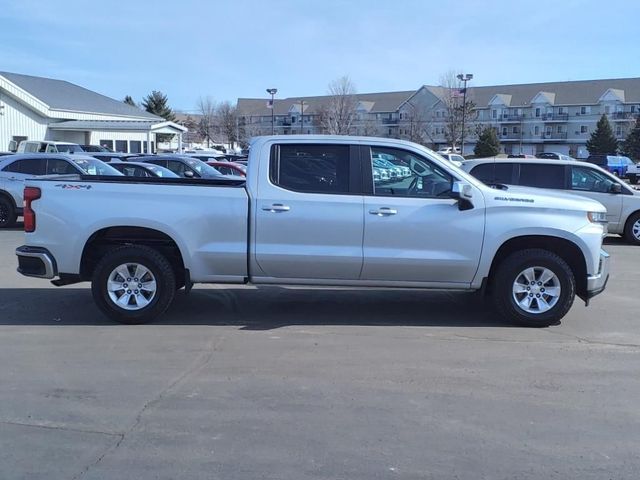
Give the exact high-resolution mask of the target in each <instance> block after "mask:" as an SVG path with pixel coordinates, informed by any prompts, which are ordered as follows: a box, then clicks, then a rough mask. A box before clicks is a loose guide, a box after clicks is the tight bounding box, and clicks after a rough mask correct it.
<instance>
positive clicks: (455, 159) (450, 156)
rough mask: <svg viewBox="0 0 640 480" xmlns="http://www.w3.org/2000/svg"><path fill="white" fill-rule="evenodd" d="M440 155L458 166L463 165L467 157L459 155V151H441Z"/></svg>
mask: <svg viewBox="0 0 640 480" xmlns="http://www.w3.org/2000/svg"><path fill="white" fill-rule="evenodd" d="M440 156H441V157H442V158H444V159H445V160H448V161H449V162H451V163H453V164H454V165H455V166H456V167H459V166H460V165H462V162H464V161H465V158H464V157H463V156H462V155H458V154H457V153H440Z"/></svg>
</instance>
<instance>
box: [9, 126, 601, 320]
mask: <svg viewBox="0 0 640 480" xmlns="http://www.w3.org/2000/svg"><path fill="white" fill-rule="evenodd" d="M380 151H383V152H385V153H386V152H393V154H394V155H395V156H397V157H398V158H401V159H403V160H404V161H406V163H407V164H409V165H410V168H411V171H412V177H410V179H409V180H410V181H409V182H407V184H406V187H402V188H400V187H397V186H386V185H376V184H375V183H374V182H373V181H372V180H371V179H372V173H373V167H372V164H373V162H372V158H371V153H376V152H380ZM249 162H250V164H251V165H252V167H251V168H250V169H249V170H248V171H247V181H246V182H245V181H236V180H233V179H229V177H223V179H215V180H206V179H202V180H200V179H199V180H197V181H196V180H194V179H182V178H181V179H175V178H173V179H170V178H166V179H165V178H151V179H148V180H147V181H145V182H140V183H138V182H136V179H135V178H131V177H122V178H121V179H118V180H117V181H105V180H104V179H102V178H96V179H94V180H93V181H90V180H88V179H87V178H82V179H77V180H65V184H68V185H70V187H71V188H59V187H58V186H57V185H60V181H50V180H47V179H30V180H28V181H27V183H26V185H27V188H25V192H26V193H25V213H26V214H27V215H26V216H25V219H26V220H25V231H26V232H28V233H27V235H25V239H26V244H25V245H23V246H21V247H19V248H18V249H17V250H16V254H17V256H18V269H19V272H20V273H22V274H23V275H27V276H32V277H38V278H48V279H55V280H54V282H53V283H54V285H67V284H71V283H77V282H80V281H91V289H92V293H93V298H94V300H95V302H96V304H97V306H98V307H99V308H100V310H102V312H103V313H104V314H105V315H107V316H108V317H110V318H112V319H114V320H116V321H120V322H123V323H143V322H146V321H150V320H153V319H155V318H157V317H158V316H159V315H161V314H162V313H163V312H164V311H166V310H167V308H168V307H169V305H170V304H171V302H172V301H173V299H174V297H175V294H176V290H177V289H179V288H181V287H182V286H184V287H185V288H186V289H187V290H189V289H190V288H191V285H192V284H193V283H198V282H200V283H224V284H234V283H237V284H246V283H253V284H268V285H274V284H275V285H278V284H284V285H317V286H343V287H344V286H351V287H374V288H381V287H396V288H398V287H405V288H414V289H415V288H423V289H429V288H437V289H455V290H470V291H472V290H478V291H482V292H487V293H488V294H489V295H491V296H492V298H493V300H494V303H495V306H496V308H497V310H498V312H499V314H500V315H501V316H503V317H505V318H507V319H509V320H510V321H511V322H519V323H522V324H526V325H533V326H538V327H540V326H546V325H549V324H555V323H557V322H558V321H559V320H560V319H561V318H562V317H563V316H564V315H565V314H566V313H567V312H568V311H569V309H570V308H571V306H572V304H573V302H574V298H575V295H578V296H580V298H582V299H584V300H585V301H587V300H589V299H590V298H591V297H593V296H594V295H596V294H598V293H600V292H602V291H603V290H604V288H605V285H606V281H607V278H608V268H609V261H608V259H609V256H608V255H607V254H606V253H605V252H603V251H602V238H603V234H604V224H603V222H605V221H606V212H605V208H604V207H603V206H602V205H601V204H600V203H598V202H596V201H594V200H590V199H587V198H578V197H575V196H572V195H567V194H561V193H554V192H550V191H548V190H541V189H532V188H516V187H513V188H509V189H507V190H501V191H496V190H494V189H491V188H489V187H488V186H486V185H484V184H483V183H482V182H480V181H478V180H476V179H475V178H473V177H472V176H470V175H468V174H467V173H465V172H463V171H462V170H460V169H459V168H456V167H454V166H452V165H451V164H450V163H449V162H447V161H445V160H443V159H442V158H441V157H440V156H438V155H435V154H434V153H433V152H432V151H430V150H428V149H426V148H424V147H422V146H421V145H417V144H413V143H410V142H405V141H402V140H395V139H388V138H381V139H374V138H366V137H346V136H332V135H280V136H272V137H258V138H256V139H255V140H254V142H253V143H252V148H251V154H250V159H249ZM133 183H135V185H134V184H133ZM169 185H171V188H168V186H169ZM140 205H144V208H142V207H139V206H140ZM485 287H486V288H485ZM428 310H429V308H428V306H426V308H425V312H427V313H425V314H427V315H428Z"/></svg>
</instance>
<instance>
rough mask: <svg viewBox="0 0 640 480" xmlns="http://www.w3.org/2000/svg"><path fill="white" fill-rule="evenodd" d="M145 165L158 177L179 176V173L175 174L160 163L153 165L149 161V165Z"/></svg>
mask: <svg viewBox="0 0 640 480" xmlns="http://www.w3.org/2000/svg"><path fill="white" fill-rule="evenodd" d="M145 167H146V168H147V169H149V170H151V171H152V172H153V173H155V174H156V175H157V176H158V177H164V178H180V176H179V175H176V174H175V173H173V172H172V171H171V170H169V169H168V168H164V167H161V166H160V165H154V164H153V163H150V164H149V165H145Z"/></svg>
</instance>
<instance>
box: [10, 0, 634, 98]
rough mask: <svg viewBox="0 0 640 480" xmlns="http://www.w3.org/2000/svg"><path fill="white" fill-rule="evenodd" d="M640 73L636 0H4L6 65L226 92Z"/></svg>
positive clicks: (107, 85)
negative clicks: (449, 75)
mask: <svg viewBox="0 0 640 480" xmlns="http://www.w3.org/2000/svg"><path fill="white" fill-rule="evenodd" d="M452 69H454V70H464V71H465V72H472V73H473V74H474V75H475V78H474V81H473V85H492V84H508V83H524V82H527V83H528V82H542V81H560V80H584V79H591V78H615V77H636V76H640V2H639V1H637V0H608V1H601V0H600V1H599V0H584V1H578V0H554V1H548V0H536V1H535V2H532V1H525V0H522V1H519V0H500V1H498V0H496V1H492V0H483V1H480V0H458V1H447V0H439V1H431V0H394V1H388V0H387V1H378V0H354V1H348V0H299V1H294V0H269V1H266V0H233V1H223V0H218V1H198V0H181V1H177V2H174V1H166V0H154V1H153V2H151V1H138V0H128V1H120V0H114V1H102V2H94V1H91V0H89V1H87V0H68V1H57V0H0V70H5V71H10V72H17V73H25V74H31V75H40V76H50V77H54V78H60V79H64V80H68V81H70V82H73V83H77V84H79V85H82V86H84V87H87V88H89V89H92V90H95V91H98V92H100V93H103V94H105V95H109V96H111V97H114V98H118V99H121V98H123V97H124V96H125V95H127V94H128V95H131V96H133V97H134V99H136V100H140V99H141V98H142V97H143V96H144V95H146V94H147V93H149V92H150V91H151V90H154V89H155V90H161V91H162V92H164V93H166V94H167V95H168V96H169V100H170V103H171V106H172V107H174V108H176V109H183V110H191V109H194V105H195V103H196V101H197V98H198V97H199V96H201V95H202V96H211V97H213V98H214V99H215V100H217V101H221V100H231V101H235V99H236V98H237V97H263V96H266V92H265V88H267V87H271V86H274V87H277V88H278V90H279V93H278V96H281V97H286V96H296V95H323V94H325V93H326V91H327V85H328V83H329V82H330V81H332V80H334V79H335V78H338V77H340V76H342V75H349V76H350V77H351V79H352V81H353V82H354V83H355V85H356V88H357V90H358V91H359V92H375V91H392V90H411V89H415V88H417V87H418V86H420V85H422V84H437V83H438V80H439V78H440V76H441V74H442V73H444V72H446V71H448V70H452Z"/></svg>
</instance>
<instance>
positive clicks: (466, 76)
mask: <svg viewBox="0 0 640 480" xmlns="http://www.w3.org/2000/svg"><path fill="white" fill-rule="evenodd" d="M457 77H458V80H460V81H462V82H464V89H463V90H462V139H461V140H460V143H461V147H460V154H461V155H464V117H465V114H466V113H467V82H468V81H469V80H471V79H472V78H473V73H465V74H462V73H459V74H458V75H457Z"/></svg>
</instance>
